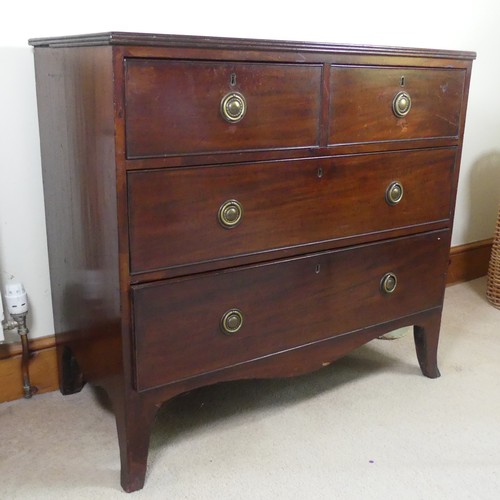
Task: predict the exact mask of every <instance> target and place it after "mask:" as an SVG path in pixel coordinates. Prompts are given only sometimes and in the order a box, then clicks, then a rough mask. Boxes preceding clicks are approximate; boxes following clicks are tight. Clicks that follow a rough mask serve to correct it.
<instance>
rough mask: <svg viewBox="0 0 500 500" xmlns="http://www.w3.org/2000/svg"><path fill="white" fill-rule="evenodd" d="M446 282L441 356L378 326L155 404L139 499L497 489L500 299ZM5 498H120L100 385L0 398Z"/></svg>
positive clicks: (489, 492)
mask: <svg viewBox="0 0 500 500" xmlns="http://www.w3.org/2000/svg"><path fill="white" fill-rule="evenodd" d="M485 289H486V282H485V279H484V278H482V279H479V280H475V281H472V282H468V283H463V284H459V285H455V286H452V287H450V288H448V289H447V291H446V299H445V311H444V316H443V325H442V330H441V343H440V350H439V365H440V369H441V374H442V377H441V378H439V379H437V380H430V379H427V378H425V377H423V376H422V375H421V373H420V370H419V368H418V364H417V360H416V356H415V351H414V345H413V338H412V336H411V335H406V336H404V337H403V338H400V339H398V340H391V341H388V340H375V341H373V342H371V343H369V344H367V345H366V346H364V347H362V348H360V349H358V350H357V351H355V352H353V353H351V354H350V355H349V356H347V357H345V358H343V359H342V360H339V361H338V362H336V363H334V364H332V365H330V366H329V367H326V368H324V369H322V370H320V371H318V372H315V373H313V374H310V375H306V376H301V377H298V378H294V379H287V380H270V381H245V382H237V383H227V384H221V385H218V386H212V387H207V388H203V389H199V390H197V391H193V392H191V393H189V394H187V395H183V396H180V397H178V398H176V399H174V400H172V401H170V402H169V403H167V404H165V405H164V407H162V409H161V411H160V413H159V416H158V420H157V423H156V425H155V428H154V432H153V435H152V439H151V447H150V456H149V467H148V474H147V477H146V486H145V488H144V489H143V490H142V491H139V492H136V493H133V494H130V495H129V497H130V498H137V499H167V498H168V499H174V500H176V499H193V500H194V499H196V500H203V499H222V500H224V499H238V500H241V499H252V500H255V499H287V500H288V499H340V500H344V499H345V500H350V499H353V500H360V499H398V500H400V499H407V500H410V499H425V500H432V499H454V500H457V499H474V500H477V499H498V498H500V387H499V381H500V356H499V354H500V310H497V309H495V308H493V307H492V306H491V305H489V304H488V302H487V301H486V300H485V298H484V296H485ZM0 446H1V447H0V498H1V499H2V500H3V499H8V500H11V499H23V500H24V499H51V500H52V499H106V500H111V499H114V498H126V497H127V494H125V493H122V491H121V488H120V485H119V459H118V442H117V438H116V430H115V424H114V418H113V415H112V414H111V413H110V411H109V409H108V407H107V403H106V399H105V398H104V397H103V394H102V393H100V392H98V391H96V390H94V389H91V388H89V387H86V388H85V389H84V390H83V391H82V392H81V393H80V394H77V395H72V396H67V397H62V396H61V395H60V394H59V393H58V392H54V393H50V394H45V395H40V396H37V397H34V398H33V399H32V400H20V401H16V402H12V403H4V404H3V405H0Z"/></svg>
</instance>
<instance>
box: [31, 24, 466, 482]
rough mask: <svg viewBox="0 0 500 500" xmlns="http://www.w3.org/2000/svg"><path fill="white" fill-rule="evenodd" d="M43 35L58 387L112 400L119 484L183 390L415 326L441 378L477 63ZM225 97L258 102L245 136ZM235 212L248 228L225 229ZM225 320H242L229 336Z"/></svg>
mask: <svg viewBox="0 0 500 500" xmlns="http://www.w3.org/2000/svg"><path fill="white" fill-rule="evenodd" d="M30 43H31V44H32V45H33V46H34V47H35V50H34V52H35V67H36V80H37V96H38V110H39V121H40V138H41V150H42V165H43V177H44V191H45V204H46V215H47V232H48V243H49V258H50V272H51V284H52V297H53V304H54V319H55V326H56V336H57V348H58V358H59V364H60V367H59V368H60V387H61V391H62V392H63V393H65V394H67V393H72V392H76V391H78V390H80V388H81V387H82V385H83V384H84V383H85V381H88V382H91V383H93V384H97V385H100V386H103V387H104V388H105V389H106V391H107V392H108V394H109V396H110V398H111V400H112V404H113V408H114V411H115V414H116V423H117V430H118V438H119V444H120V456H121V464H122V468H121V481H122V486H123V488H124V489H125V490H126V491H134V490H137V489H140V488H142V486H143V484H144V478H145V473H146V463H147V454H148V446H149V436H150V432H151V427H152V425H153V422H154V418H155V415H156V411H157V409H158V408H159V406H160V405H161V404H162V403H163V402H164V401H166V400H168V399H169V398H172V397H174V396H176V395H177V394H180V393H182V392H184V391H188V390H191V389H193V388H195V387H200V386H202V385H206V384H212V383H217V382H221V381H228V380H238V379H244V378H255V377H262V378H266V377H282V376H292V375H297V374H302V373H306V372H308V371H311V370H314V369H318V368H320V367H321V366H324V365H326V364H329V363H330V362H332V361H334V360H335V359H337V358H339V357H340V356H343V355H345V354H347V353H348V352H349V351H351V350H352V349H354V348H356V347H359V346H360V345H362V344H364V343H366V342H368V341H370V340H372V339H374V338H376V337H377V336H380V335H381V334H383V333H386V332H387V331H390V330H391V329H395V328H399V327H402V326H408V325H413V326H414V332H415V346H416V352H417V358H418V362H419V365H420V368H421V370H422V372H423V373H424V375H426V376H428V377H431V378H435V377H437V376H439V370H438V368H437V345H438V339H439V325H440V320H441V311H442V301H443V293H444V286H445V281H446V271H447V260H448V251H449V242H450V232H451V228H452V224H453V212H454V205H455V193H456V187H457V182H458V172H459V163H460V153H461V146H462V137H463V131H464V123H465V111H466V101H467V95H468V86H469V81H470V72H471V65H472V59H473V58H474V57H475V54H473V53H471V52H455V51H438V50H429V49H401V48H396V47H374V46H349V45H332V44H322V43H301V42H286V41H269V40H238V39H224V38H206V37H185V36H172V35H149V34H137V33H120V32H110V33H100V34H94V35H78V36H70V37H60V38H51V39H33V40H31V41H30ZM233 74H234V75H235V79H234V78H233V77H232V75H233ZM401 75H404V76H405V81H404V88H405V90H406V91H408V92H409V93H410V94H411V95H412V110H411V112H410V113H409V114H408V116H406V117H405V118H404V119H401V118H397V117H396V116H394V114H393V112H392V99H393V97H394V94H395V93H396V92H397V91H399V89H400V88H402V85H403V84H402V82H401V79H400V78H401ZM396 77H397V78H396ZM231 90H234V91H238V92H241V93H242V94H243V95H244V96H245V98H246V100H247V104H248V109H247V114H246V115H245V117H244V118H243V120H241V122H238V123H234V124H229V123H227V122H226V121H224V119H223V118H222V116H221V114H220V110H219V106H220V99H221V98H222V97H223V96H224V95H225V94H226V93H227V92H229V91H231ZM392 181H399V182H401V183H402V184H403V187H404V196H403V199H402V201H401V202H400V203H399V204H397V205H395V206H389V205H388V204H387V202H386V201H385V190H386V188H387V185H388V184H389V183H390V182H392ZM229 199H237V200H238V201H240V202H241V203H242V205H243V208H244V215H243V220H242V222H241V223H240V225H239V226H237V227H235V228H233V229H223V228H222V227H221V226H220V224H219V222H218V219H217V212H218V209H219V207H220V205H221V204H222V203H223V202H225V201H227V200H229ZM388 272H390V273H395V274H396V276H397V278H398V284H397V287H396V289H395V291H394V292H393V293H390V294H386V293H383V292H382V291H381V279H382V277H383V276H384V274H386V273H388ZM232 308H239V309H241V311H242V313H243V315H244V324H243V326H242V328H241V330H240V331H238V332H237V333H235V334H234V335H230V336H228V335H224V334H223V333H222V331H221V330H220V326H219V323H220V318H221V315H223V314H224V312H225V311H227V310H229V309H232Z"/></svg>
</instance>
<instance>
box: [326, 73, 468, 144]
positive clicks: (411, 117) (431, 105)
mask: <svg viewBox="0 0 500 500" xmlns="http://www.w3.org/2000/svg"><path fill="white" fill-rule="evenodd" d="M465 76H466V74H465V71H464V70H457V69H435V68H434V69H431V68H427V69H426V68H418V69H416V68H388V67H386V68H384V67H370V66H360V67H356V66H354V67H353V66H333V67H332V68H331V76H330V87H331V88H330V92H331V100H330V126H329V140H328V142H329V144H339V143H340V144H347V143H356V142H375V141H390V140H405V139H423V138H434V137H448V138H458V134H459V130H460V120H461V114H460V113H461V107H460V103H461V102H462V98H463V93H464V85H465Z"/></svg>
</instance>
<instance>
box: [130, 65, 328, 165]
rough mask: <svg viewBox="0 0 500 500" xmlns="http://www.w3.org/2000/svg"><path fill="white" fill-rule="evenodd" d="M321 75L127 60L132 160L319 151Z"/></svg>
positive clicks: (305, 68) (310, 70) (300, 68)
mask: <svg viewBox="0 0 500 500" xmlns="http://www.w3.org/2000/svg"><path fill="white" fill-rule="evenodd" d="M321 77H322V66H321V65H313V64H310V65H306V64H303V65H299V64H262V63H261V64H259V63H237V62H209V61H206V62H204V61H178V60H158V59H154V60H150V59H127V60H126V76H125V107H126V111H125V112H126V149H127V156H128V158H147V157H161V156H169V155H184V154H196V153H207V152H213V153H217V152H224V151H228V150H232V151H241V150H257V149H274V148H301V147H309V146H315V145H317V144H318V134H319V125H320V107H321V106H320V103H321ZM240 115H241V116H240Z"/></svg>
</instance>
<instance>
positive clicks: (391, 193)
mask: <svg viewBox="0 0 500 500" xmlns="http://www.w3.org/2000/svg"><path fill="white" fill-rule="evenodd" d="M403 194H404V190H403V185H402V184H401V183H400V182H398V181H394V182H391V183H390V184H389V185H388V186H387V189H386V190H385V201H386V202H387V204H388V205H397V204H398V203H399V202H400V201H401V200H402V199H403Z"/></svg>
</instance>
